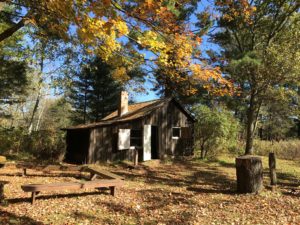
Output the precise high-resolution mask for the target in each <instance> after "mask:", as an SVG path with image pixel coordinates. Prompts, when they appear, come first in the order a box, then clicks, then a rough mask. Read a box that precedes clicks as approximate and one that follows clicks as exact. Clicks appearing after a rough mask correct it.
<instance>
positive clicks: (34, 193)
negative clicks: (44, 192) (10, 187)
mask: <svg viewBox="0 0 300 225" xmlns="http://www.w3.org/2000/svg"><path fill="white" fill-rule="evenodd" d="M37 194H38V193H36V192H32V193H31V204H32V205H33V204H34V202H35V197H36V195H37Z"/></svg>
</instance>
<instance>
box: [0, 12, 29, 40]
mask: <svg viewBox="0 0 300 225" xmlns="http://www.w3.org/2000/svg"><path fill="white" fill-rule="evenodd" d="M26 19H27V18H26V17H24V18H22V19H21V20H20V21H19V22H18V23H15V24H14V25H13V26H11V27H9V28H8V29H6V30H4V31H3V32H2V33H1V34H0V42H2V41H4V40H5V39H7V38H9V37H11V36H12V35H13V34H14V33H16V32H17V31H18V30H20V29H21V28H22V27H24V26H25V23H26Z"/></svg>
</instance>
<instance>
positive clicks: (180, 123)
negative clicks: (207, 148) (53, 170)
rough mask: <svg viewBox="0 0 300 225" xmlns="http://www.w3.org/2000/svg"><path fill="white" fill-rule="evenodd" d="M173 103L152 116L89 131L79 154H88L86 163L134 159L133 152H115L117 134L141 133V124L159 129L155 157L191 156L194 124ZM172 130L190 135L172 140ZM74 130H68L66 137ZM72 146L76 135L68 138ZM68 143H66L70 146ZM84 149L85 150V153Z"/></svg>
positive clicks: (169, 103) (140, 155)
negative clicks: (186, 130) (121, 131)
mask: <svg viewBox="0 0 300 225" xmlns="http://www.w3.org/2000/svg"><path fill="white" fill-rule="evenodd" d="M176 104H177V103H176V102H175V101H169V102H167V104H165V105H164V106H163V107H160V108H159V109H156V110H154V111H153V112H152V113H151V114H149V115H147V116H145V117H143V118H141V119H136V120H133V121H130V122H123V123H115V124H113V125H107V126H102V127H96V128H91V129H88V130H86V131H83V130H80V131H78V132H83V133H84V132H89V144H88V145H87V144H85V146H83V145H82V146H81V147H80V148H81V150H79V148H78V147H75V149H78V150H76V151H74V153H75V154H77V153H76V152H79V151H81V154H87V156H88V157H87V162H88V163H97V162H103V161H105V162H110V161H119V160H130V161H132V160H133V157H134V154H133V151H132V150H118V146H117V144H118V131H119V129H140V130H143V126H144V125H152V126H157V128H158V130H157V132H158V135H157V136H158V156H159V158H161V159H162V158H164V157H165V156H167V155H169V156H183V155H191V154H193V132H192V131H193V122H192V120H191V118H190V117H189V116H187V114H186V113H185V112H184V111H183V110H181V108H180V107H178V105H176ZM173 127H189V128H190V130H191V132H190V134H189V136H188V137H186V136H185V137H180V138H178V139H174V138H172V128H173ZM72 133H73V131H68V135H70V134H72ZM77 138H78V137H77ZM69 139H70V140H71V139H72V141H73V142H74V143H75V144H74V143H72V144H71V145H70V147H72V146H73V147H74V146H75V145H76V143H77V141H76V136H74V135H73V136H70V138H69ZM72 141H69V142H68V143H71V142H72ZM68 148H69V147H68ZM85 149H87V150H85ZM142 158H143V149H140V150H139V160H141V159H142Z"/></svg>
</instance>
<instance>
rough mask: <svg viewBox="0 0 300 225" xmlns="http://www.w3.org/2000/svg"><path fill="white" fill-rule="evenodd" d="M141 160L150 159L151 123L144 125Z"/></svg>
mask: <svg viewBox="0 0 300 225" xmlns="http://www.w3.org/2000/svg"><path fill="white" fill-rule="evenodd" d="M143 136H144V138H143V139H144V140H143V151H144V152H143V161H147V160H151V125H144V135H143Z"/></svg>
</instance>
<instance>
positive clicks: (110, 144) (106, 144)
mask: <svg viewBox="0 0 300 225" xmlns="http://www.w3.org/2000/svg"><path fill="white" fill-rule="evenodd" d="M141 122H142V121H141V120H135V121H130V122H128V123H118V124H113V125H109V126H104V127H96V128H93V129H91V135H90V146H89V156H90V157H89V163H95V162H103V161H106V162H111V161H121V160H131V161H132V160H133V151H132V150H118V146H117V144H118V130H119V129H142V127H143V126H142V123H141Z"/></svg>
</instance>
